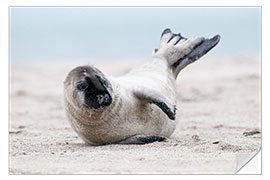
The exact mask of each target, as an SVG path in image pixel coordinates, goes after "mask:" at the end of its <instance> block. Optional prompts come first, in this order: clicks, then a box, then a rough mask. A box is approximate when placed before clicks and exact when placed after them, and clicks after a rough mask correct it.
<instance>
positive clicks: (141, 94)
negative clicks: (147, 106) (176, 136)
mask: <svg viewBox="0 0 270 180" xmlns="http://www.w3.org/2000/svg"><path fill="white" fill-rule="evenodd" d="M134 95H135V96H136V97H137V98H138V99H140V100H141V101H142V102H146V103H153V104H155V105H157V106H158V107H159V108H160V109H161V110H162V111H163V112H164V113H165V114H166V115H167V116H168V117H169V118H170V119H171V120H175V114H176V106H175V105H171V104H170V103H169V102H168V101H167V100H166V98H165V97H164V96H163V95H162V94H160V93H158V92H155V91H154V90H146V89H143V88H142V89H140V90H135V91H134Z"/></svg>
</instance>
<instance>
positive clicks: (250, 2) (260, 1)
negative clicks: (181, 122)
mask: <svg viewBox="0 0 270 180" xmlns="http://www.w3.org/2000/svg"><path fill="white" fill-rule="evenodd" d="M0 5H1V6H0V8H1V9H0V18H1V24H2V26H1V28H0V40H1V41H0V42H1V46H0V48H1V50H0V62H1V66H0V67H1V69H0V72H1V76H0V82H1V93H0V99H1V108H0V109H1V116H2V118H1V121H2V123H1V126H0V127H1V131H0V132H1V135H0V137H1V140H2V141H0V142H2V144H1V168H0V169H1V176H2V175H5V176H6V177H3V178H5V179H6V178H27V179H29V178H30V179H31V178H35V179H36V178H37V177H36V176H9V175H8V141H7V140H8V128H7V127H8V105H7V104H8V89H7V87H8V6H262V15H263V17H262V20H263V21H262V22H263V24H262V27H263V28H262V37H263V39H262V59H263V60H262V77H263V84H262V86H263V90H262V95H263V96H262V97H263V101H262V111H263V114H262V119H263V127H262V131H263V147H262V156H263V159H262V163H263V167H262V168H263V174H264V175H263V176H261V178H264V179H265V178H267V177H268V176H269V173H268V172H269V171H267V169H266V168H268V167H269V165H266V161H264V160H265V159H270V157H269V155H268V154H269V153H268V152H270V149H269V144H266V143H267V141H268V142H269V130H268V129H269V128H270V124H269V122H270V118H269V107H270V104H269V102H270V101H269V99H270V98H269V94H270V88H269V87H270V85H269V84H270V83H269V82H270V81H269V79H268V78H269V77H270V74H269V73H270V70H269V68H270V65H269V62H270V57H269V51H270V50H269V47H270V45H269V43H268V42H269V32H270V29H269V17H270V8H269V0H203V1H202V0H186V1H184V0H181V1H178V0H147V1H146V0H136V1H133V2H132V1H126V0H114V1H112V0H99V1H89V0H10V1H7V0H4V1H3V0H2V1H0ZM268 164H269V163H268ZM265 167H266V168H265ZM80 177H83V178H87V179H88V178H90V177H88V176H80ZM103 177H108V176H99V177H98V176H95V178H103ZM143 177H145V178H149V176H143ZM143 177H138V176H133V177H128V178H131V179H132V178H136V179H137V178H143ZM170 177H171V178H177V179H178V178H181V177H177V176H170ZM197 177H198V176H185V178H197ZM254 177H258V176H230V177H227V176H219V177H218V178H221V179H223V178H224V179H228V178H244V179H249V178H252V179H253V178H254ZM38 178H48V177H46V176H39V177H38ZM49 178H59V177H56V176H49ZM61 178H62V177H61ZM63 178H65V179H66V178H67V179H69V178H70V179H71V178H72V179H74V178H75V177H74V176H64V177H63ZM108 178H110V179H111V178H117V179H121V178H127V177H126V176H121V177H120V176H110V177H108ZM154 178H162V179H163V178H167V177H164V176H155V177H154ZM200 178H207V179H211V178H213V179H214V178H215V179H216V178H217V177H215V176H212V175H209V176H208V175H207V176H201V177H200ZM267 179H269V177H268V178H267Z"/></svg>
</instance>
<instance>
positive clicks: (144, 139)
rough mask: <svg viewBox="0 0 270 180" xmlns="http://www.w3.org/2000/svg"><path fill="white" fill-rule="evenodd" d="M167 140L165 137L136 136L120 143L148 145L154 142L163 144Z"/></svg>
mask: <svg viewBox="0 0 270 180" xmlns="http://www.w3.org/2000/svg"><path fill="white" fill-rule="evenodd" d="M164 140H166V138H165V137H163V136H143V135H135V136H131V137H128V138H126V139H125V140H123V141H120V142H119V144H148V143H153V142H156V141H158V142H161V141H164Z"/></svg>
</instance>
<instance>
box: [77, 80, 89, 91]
mask: <svg viewBox="0 0 270 180" xmlns="http://www.w3.org/2000/svg"><path fill="white" fill-rule="evenodd" d="M76 87H77V89H78V90H79V91H85V90H86V89H87V88H88V83H87V81H86V80H80V81H78V82H77V86H76Z"/></svg>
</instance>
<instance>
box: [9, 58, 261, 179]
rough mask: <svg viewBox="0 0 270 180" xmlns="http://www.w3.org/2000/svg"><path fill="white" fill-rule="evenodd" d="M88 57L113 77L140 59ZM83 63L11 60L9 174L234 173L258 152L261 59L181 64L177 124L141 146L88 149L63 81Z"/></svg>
mask: <svg viewBox="0 0 270 180" xmlns="http://www.w3.org/2000/svg"><path fill="white" fill-rule="evenodd" d="M145 61H146V60H145ZM90 62H91V64H94V65H95V66H96V67H98V68H100V69H101V70H102V71H103V72H105V74H108V75H114V76H118V75H121V74H124V73H126V72H127V71H128V70H129V69H131V68H132V67H134V66H135V65H137V64H139V63H140V62H141V61H136V60H129V61H127V60H126V61H124V60H121V61H109V62H108V61H107V62H104V61H103V62H94V61H90ZM82 64H85V62H76V61H74V62H62V63H60V62H50V63H49V62H47V63H44V62H43V63H32V64H31V63H24V64H21V63H14V62H11V65H10V121H9V125H10V132H9V134H10V135H9V143H10V146H9V147H10V150H9V154H10V157H9V161H10V162H9V172H10V174H190V173H191V174H227V173H229V174H232V173H235V172H236V171H237V170H238V169H239V168H240V167H239V164H241V163H242V164H243V161H247V159H245V157H246V156H245V155H250V154H252V153H256V152H258V151H259V150H260V147H261V69H260V67H261V65H260V58H259V57H256V56H246V57H245V56H239V57H234V58H232V57H230V58H222V59H221V58H215V57H203V58H202V59H200V60H199V61H198V62H196V63H194V64H192V65H190V66H189V67H187V68H186V69H184V70H183V72H181V74H180V76H179V78H178V79H177V83H178V86H179V88H178V111H177V118H178V119H179V120H180V122H179V124H178V126H177V129H176V131H175V132H174V134H173V135H172V136H171V137H170V138H168V139H167V140H166V141H165V142H155V143H151V144H146V145H105V146H90V145H87V144H85V143H84V142H83V141H82V140H81V139H80V138H79V137H78V136H77V134H76V133H75V132H74V131H73V130H72V129H71V126H70V124H69V123H68V121H67V120H66V118H65V114H64V108H63V93H62V92H63V80H64V78H65V76H66V74H67V73H68V72H69V70H71V69H72V68H74V67H75V66H78V65H82ZM252 132H255V134H252ZM239 155H240V156H241V155H242V156H241V157H244V158H240V161H241V163H239ZM242 164H241V165H242ZM241 165H240V166H241Z"/></svg>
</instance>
